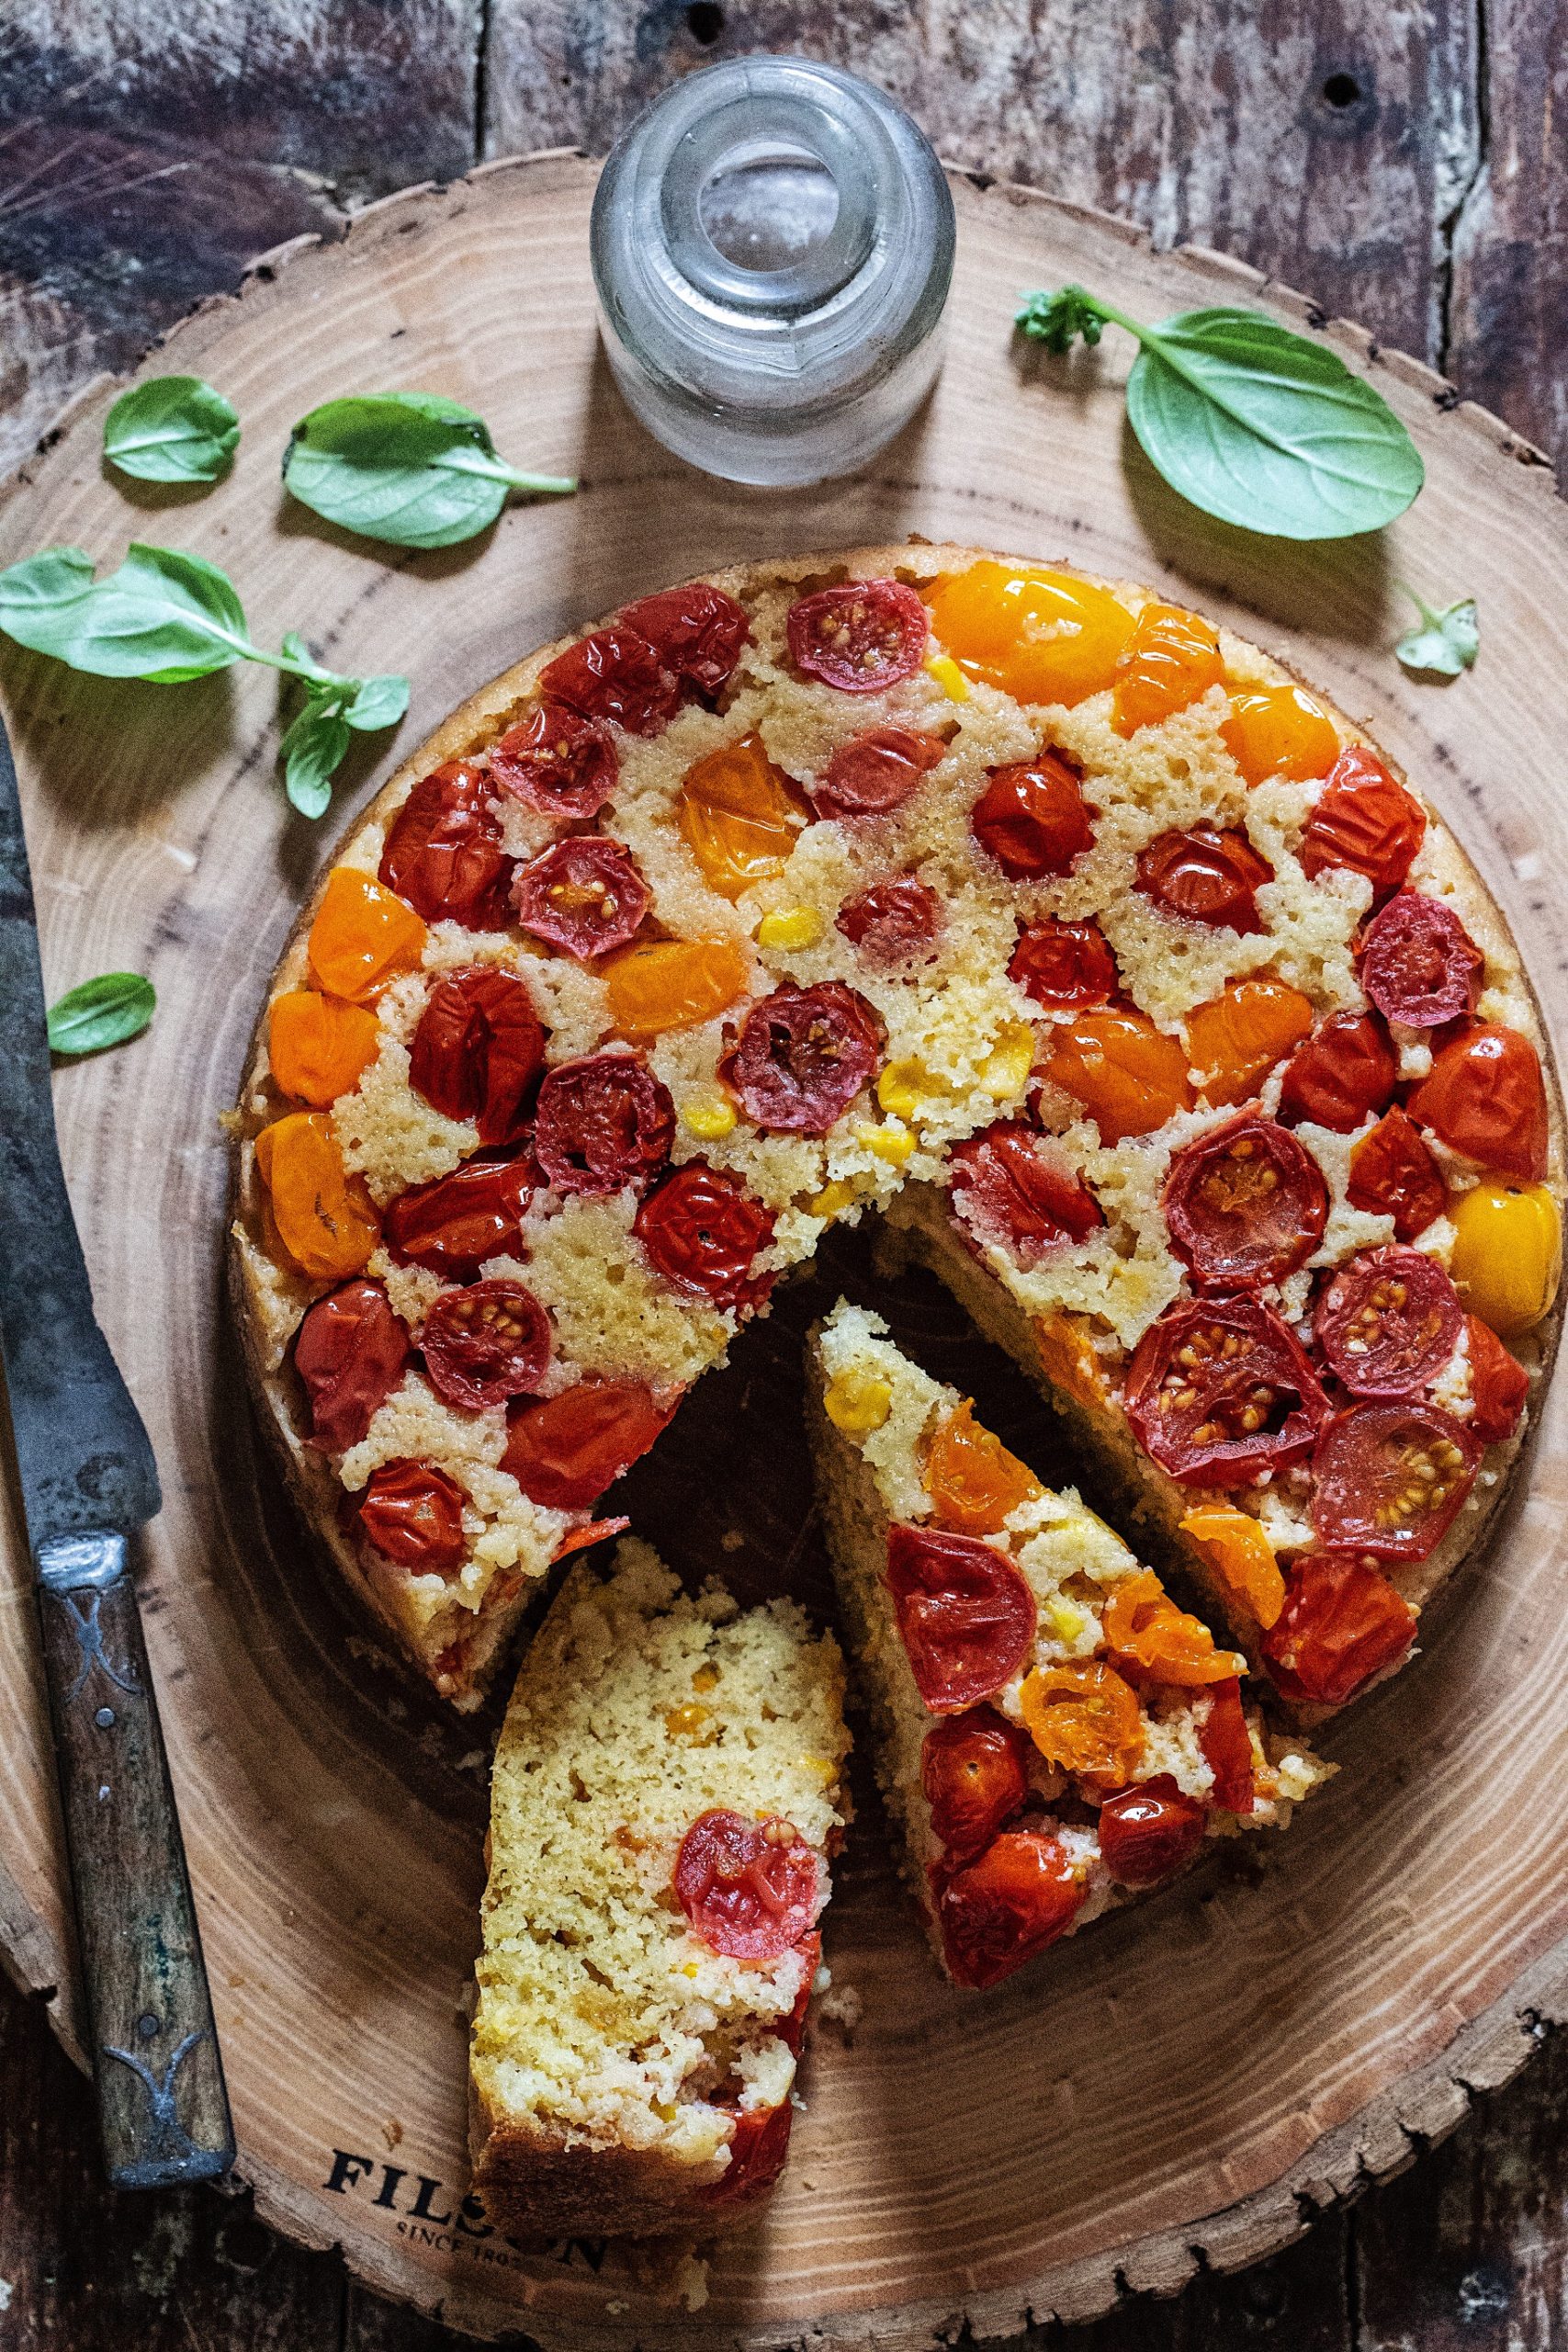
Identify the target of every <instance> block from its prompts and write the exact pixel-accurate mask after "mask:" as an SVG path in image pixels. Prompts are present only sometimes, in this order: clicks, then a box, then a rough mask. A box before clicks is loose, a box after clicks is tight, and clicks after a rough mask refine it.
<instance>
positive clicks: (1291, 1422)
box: [1126, 1298, 1328, 1487]
mask: <svg viewBox="0 0 1568 2352" xmlns="http://www.w3.org/2000/svg"><path fill="white" fill-rule="evenodd" d="M1126 1407H1127V1418H1128V1419H1129V1420H1130V1421H1131V1423H1132V1425H1133V1430H1134V1435H1135V1436H1136V1438H1137V1440H1138V1442H1139V1444H1140V1445H1141V1446H1142V1447H1143V1449H1144V1451H1145V1453H1147V1454H1149V1455H1150V1456H1151V1457H1152V1459H1153V1460H1154V1461H1156V1462H1157V1463H1158V1464H1159V1466H1160V1468H1161V1469H1162V1470H1164V1471H1166V1472H1167V1473H1168V1476H1171V1477H1172V1478H1175V1479H1176V1480H1177V1481H1178V1482H1179V1484H1181V1485H1183V1486H1198V1487H1201V1486H1211V1487H1221V1486H1230V1485H1239V1484H1242V1483H1244V1482H1246V1481H1247V1480H1248V1479H1252V1478H1257V1477H1259V1476H1261V1475H1262V1473H1263V1472H1264V1471H1266V1470H1282V1469H1284V1468H1286V1467H1287V1466H1288V1465H1289V1464H1291V1463H1292V1462H1300V1461H1303V1460H1304V1458H1305V1457H1306V1455H1307V1454H1309V1453H1311V1452H1312V1449H1313V1442H1314V1439H1315V1437H1316V1435H1317V1431H1318V1430H1319V1429H1320V1427H1321V1426H1322V1424H1323V1422H1324V1420H1325V1418H1326V1416H1327V1412H1328V1399H1327V1397H1325V1395H1324V1392H1323V1385H1322V1383H1321V1382H1320V1380H1319V1379H1318V1376H1317V1374H1316V1373H1315V1372H1314V1370H1313V1368H1312V1365H1311V1363H1310V1362H1309V1361H1308V1359H1307V1357H1306V1355H1305V1353H1304V1351H1303V1349H1302V1348H1301V1346H1300V1345H1299V1343H1298V1342H1297V1340H1295V1339H1294V1338H1293V1337H1292V1334H1291V1332H1290V1331H1289V1330H1287V1329H1286V1327H1285V1326H1284V1324H1283V1323H1281V1322H1280V1318H1279V1317H1278V1316H1277V1315H1271V1314H1270V1313H1269V1309H1268V1308H1267V1307H1266V1306H1260V1305H1259V1304H1258V1301H1257V1299H1254V1298H1222V1299H1214V1300H1212V1301H1205V1300H1191V1299H1188V1300H1182V1301H1179V1303H1178V1304H1177V1305H1176V1306H1168V1307H1167V1309H1166V1311H1165V1313H1164V1314H1163V1315H1162V1316H1161V1317H1160V1318H1159V1320H1158V1322H1157V1323H1155V1324H1152V1325H1151V1326H1150V1328H1149V1329H1148V1330H1146V1331H1145V1334H1144V1336H1143V1338H1142V1339H1141V1340H1139V1342H1138V1344H1137V1347H1136V1348H1135V1350H1134V1354H1133V1361H1132V1363H1130V1364H1129V1366H1128V1367H1127V1389H1126Z"/></svg>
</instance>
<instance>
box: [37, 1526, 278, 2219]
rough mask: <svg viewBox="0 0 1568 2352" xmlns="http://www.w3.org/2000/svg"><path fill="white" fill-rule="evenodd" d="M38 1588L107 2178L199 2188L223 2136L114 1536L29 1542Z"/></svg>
mask: <svg viewBox="0 0 1568 2352" xmlns="http://www.w3.org/2000/svg"><path fill="white" fill-rule="evenodd" d="M38 1582H39V1612H40V1615H41V1618H42V1625H43V1657H44V1670H45V1674H46V1677H47V1679H48V1683H49V1703H50V1713H51V1715H52V1717H53V1719H54V1747H55V1755H56V1758H57V1760H58V1763H59V1768H60V1796H61V1803H62V1807H63V1809H64V1815H65V1838H66V1844H67V1847H68V1849H69V1852H70V1859H71V1886H72V1893H73V1897H74V1900H75V1905H76V1932H77V1939H78V1942H79V1944H80V1947H81V1954H82V1970H83V1975H84V1979H85V1994H86V2008H87V2019H88V2025H89V2028H90V2032H91V2039H92V2051H93V2070H94V2075H95V2076H96V2082H97V2090H98V2120H99V2125H100V2128H101V2130H102V2132H103V2143H104V2158H105V2162H106V2164H107V2168H108V2177H109V2180H110V2182H111V2184H112V2185H113V2186H114V2187H115V2188H171V2187H174V2186H176V2185H177V2184H179V2183H181V2182H184V2181H191V2180H208V2179H211V2178H212V2177H214V2176H215V2175H217V2174H219V2173H221V2172H225V2171H227V2169H228V2167H229V2165H231V2163H232V2162H233V2157H234V2131H233V2126H232V2124H231V2121H230V2119H229V2098H228V2093H227V2091H226V2090H225V2088H224V2085H223V2064H222V2060H221V2059H220V2055H219V2051H218V2036H217V2033H216V2030H214V2027H213V2022H212V2002H211V1997H210V1996H209V1992H208V1985H207V1971H206V1968H205V1967H204V1965H203V1963H202V1957H201V1938H200V1936H199V1934H198V1933H197V1924H196V1909H195V1905H193V1903H192V1901H191V1893H190V1878H189V1874H188V1873H187V1871H186V1858H185V1849H184V1847H183V1845H182V1844H181V1842H180V1826H179V1822H178V1819H177V1818H176V1815H175V1799H174V1792H173V1790H172V1788H171V1787H170V1784H169V1764H168V1758H167V1757H166V1756H165V1754H164V1735H163V1731H162V1729H161V1727H160V1725H159V1722H158V1705H157V1701H156V1700H155V1698H154V1697H153V1694H152V1676H151V1675H150V1673H149V1672H148V1668H147V1651H146V1646H145V1645H144V1643H143V1641H142V1638H141V1616H140V1614H139V1613H138V1611H137V1606H136V1592H135V1589H134V1587H133V1586H132V1584H131V1580H130V1570H129V1567H128V1566H127V1561H126V1543H125V1538H124V1536H123V1535H65V1536H60V1537H57V1538H56V1539H55V1540H54V1541H53V1542H51V1543H47V1544H41V1545H40V1546H39V1552H38Z"/></svg>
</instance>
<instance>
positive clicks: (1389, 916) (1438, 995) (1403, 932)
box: [1361, 890, 1486, 1029]
mask: <svg viewBox="0 0 1568 2352" xmlns="http://www.w3.org/2000/svg"><path fill="white" fill-rule="evenodd" d="M1485 961H1486V959H1485V957H1484V956H1483V955H1482V953H1481V950H1480V948H1479V947H1477V945H1476V944H1475V942H1474V940H1473V939H1472V937H1471V935H1470V933H1469V932H1468V931H1466V929H1465V927H1464V925H1463V923H1461V921H1460V919H1459V917H1458V915H1456V914H1455V912H1454V910H1453V909H1452V908H1451V907H1450V906H1449V905H1448V904H1447V903H1446V902H1445V901H1444V900H1443V899H1427V898H1424V897H1423V896H1422V895H1421V893H1420V891H1419V890H1401V891H1400V892H1399V893H1398V895H1397V896H1396V897H1394V898H1392V899H1390V900H1389V902H1388V904H1387V906H1386V907H1384V909H1383V910H1382V913H1381V914H1377V915H1374V916H1373V917H1372V920H1371V922H1370V923H1369V924H1368V925H1367V928H1366V931H1365V933H1363V935H1362V939H1361V986H1362V987H1363V988H1364V989H1365V990H1366V992H1367V994H1368V996H1369V997H1370V998H1371V1001H1372V1002H1373V1004H1375V1005H1376V1007H1377V1009H1378V1011H1379V1012H1381V1013H1382V1015H1383V1016H1384V1018H1385V1019H1386V1020H1389V1021H1397V1022H1399V1023H1402V1024H1403V1025H1404V1027H1405V1028H1407V1029H1436V1028H1438V1027H1439V1026H1440V1025H1441V1023H1444V1022H1445V1021H1457V1020H1458V1019H1459V1017H1460V1015H1461V1013H1465V1012H1470V1011H1471V1010H1472V1007H1473V1006H1474V1003H1475V999H1476V995H1477V993H1478V991H1479V989H1480V987H1481V975H1482V973H1483V969H1484V968H1485Z"/></svg>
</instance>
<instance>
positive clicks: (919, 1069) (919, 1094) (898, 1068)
mask: <svg viewBox="0 0 1568 2352" xmlns="http://www.w3.org/2000/svg"><path fill="white" fill-rule="evenodd" d="M939 1085H940V1081H937V1082H936V1085H933V1081H932V1079H931V1072H930V1071H929V1070H928V1069H926V1068H925V1066H924V1064H923V1063H921V1062H910V1061H905V1062H889V1063H888V1065H887V1067H886V1069H885V1070H884V1071H883V1073H882V1075H881V1077H880V1078H879V1079H878V1080H877V1081H876V1099H877V1101H878V1102H879V1103H881V1105H882V1107H883V1109H884V1110H885V1111H891V1112H892V1113H893V1114H894V1116H895V1117H896V1118H899V1119H914V1118H918V1117H919V1114H920V1112H921V1111H922V1109H923V1108H924V1107H925V1105H926V1104H927V1103H929V1102H930V1101H931V1096H932V1093H933V1091H937V1086H939Z"/></svg>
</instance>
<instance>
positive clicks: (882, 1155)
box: [859, 1126, 915, 1168]
mask: <svg viewBox="0 0 1568 2352" xmlns="http://www.w3.org/2000/svg"><path fill="white" fill-rule="evenodd" d="M859 1140H860V1141H861V1142H862V1143H863V1144H864V1146H865V1148H866V1149H867V1151H869V1152H874V1154H875V1156H876V1158H877V1159H885V1160H886V1162H887V1164H888V1166H889V1167H890V1168H902V1167H903V1165H904V1162H905V1161H906V1160H907V1159H908V1158H909V1157H910V1155H911V1153H912V1152H913V1151H914V1148H915V1138H914V1136H912V1135H911V1134H910V1133H909V1130H908V1127H900V1126H886V1127H862V1129H861V1131H860V1136H859Z"/></svg>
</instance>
